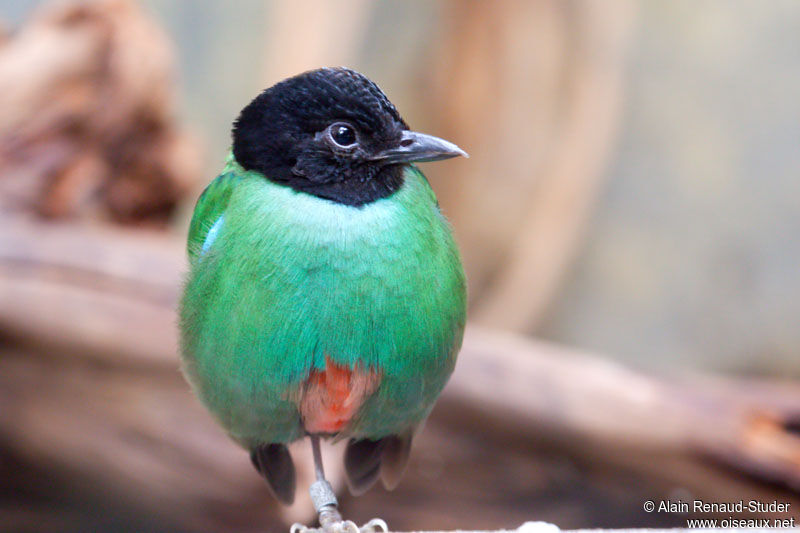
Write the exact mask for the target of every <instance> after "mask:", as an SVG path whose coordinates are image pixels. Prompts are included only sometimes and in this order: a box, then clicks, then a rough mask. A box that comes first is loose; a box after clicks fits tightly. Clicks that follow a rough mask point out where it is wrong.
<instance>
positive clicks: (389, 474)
mask: <svg viewBox="0 0 800 533" xmlns="http://www.w3.org/2000/svg"><path fill="white" fill-rule="evenodd" d="M410 451H411V432H408V434H405V435H390V436H388V437H384V438H382V439H378V440H369V439H363V440H355V439H350V442H348V443H347V449H346V450H345V452H344V471H345V473H346V474H347V476H346V479H347V485H348V487H349V488H350V493H351V494H353V495H354V496H359V495H361V494H363V493H365V492H366V491H367V489H369V488H370V487H371V486H372V485H374V484H375V482H376V481H377V480H378V475H379V474H380V476H381V479H382V481H383V486H384V487H386V488H387V489H389V490H392V489H394V488H395V487H396V486H397V484H398V483H399V482H400V478H401V477H402V475H403V472H405V469H406V464H408V456H409V453H410Z"/></svg>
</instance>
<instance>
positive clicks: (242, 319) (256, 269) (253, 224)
mask: <svg viewBox="0 0 800 533" xmlns="http://www.w3.org/2000/svg"><path fill="white" fill-rule="evenodd" d="M404 172H405V174H404V183H403V186H402V187H401V188H400V189H399V190H398V191H396V192H395V193H394V194H392V195H391V196H388V197H386V198H382V199H379V200H376V201H374V202H371V203H368V204H365V205H363V206H360V207H353V206H347V205H343V204H340V203H336V202H332V201H329V200H325V199H322V198H318V197H316V196H312V195H309V194H305V193H302V192H297V191H295V190H293V189H291V188H289V187H286V186H283V185H279V184H276V183H273V182H271V181H269V180H267V179H266V178H265V177H264V176H263V175H261V174H259V173H257V172H252V171H245V170H244V169H242V168H241V167H240V166H239V165H238V164H237V163H236V162H235V160H234V159H233V158H232V157H231V158H230V159H229V162H228V164H227V166H226V168H225V170H224V171H223V173H222V174H221V175H220V176H219V177H217V178H216V179H215V180H214V181H213V182H212V183H211V184H210V185H209V186H208V188H207V189H206V191H205V192H204V193H203V195H202V196H201V197H200V200H199V201H198V203H197V207H196V208H195V213H194V217H193V219H192V223H191V228H190V234H189V250H188V251H189V258H190V272H189V275H188V279H187V282H186V290H185V293H184V297H183V300H182V303H181V310H180V313H181V333H182V352H183V362H184V369H185V372H186V375H187V376H188V378H189V381H190V382H191V383H192V384H193V386H194V388H195V390H196V392H197V394H198V395H199V397H200V398H201V399H202V401H203V402H204V403H205V404H206V406H207V407H208V408H209V409H210V410H211V412H212V413H214V415H215V416H216V417H217V418H218V419H219V421H220V422H221V423H222V425H223V426H224V427H225V428H226V429H227V430H228V432H229V433H230V435H231V436H232V437H233V438H234V439H236V440H237V441H238V442H240V443H241V444H242V445H243V446H245V447H248V448H252V447H253V446H257V445H259V444H262V443H274V442H279V443H280V442H290V441H292V440H295V439H297V438H300V437H302V436H303V435H304V434H305V433H304V429H303V427H302V421H301V419H300V415H299V412H298V406H297V391H298V390H299V388H300V387H301V386H302V383H303V382H304V381H305V380H307V379H308V377H309V373H310V372H311V371H312V370H313V369H317V370H322V369H324V368H325V364H326V357H328V358H329V359H330V360H331V361H333V362H335V363H337V364H339V365H346V366H348V367H351V368H355V367H360V368H368V369H373V370H376V371H379V372H380V373H381V375H382V379H381V381H380V384H379V386H378V388H377V390H376V391H375V392H374V393H373V394H372V395H371V396H370V397H369V398H368V399H367V400H366V402H365V403H364V405H363V407H362V408H361V409H360V411H359V412H358V413H357V415H356V418H355V419H354V420H353V422H352V423H351V424H350V425H349V426H348V427H347V428H345V433H344V434H342V435H340V436H342V437H355V438H369V439H377V438H380V437H383V436H386V435H389V434H398V433H401V432H402V431H404V430H411V429H413V427H415V426H417V425H418V424H419V423H420V422H421V421H422V420H424V419H425V417H426V416H427V415H428V413H429V411H430V409H431V407H432V406H433V403H434V401H435V399H436V397H437V396H438V394H439V392H440V391H441V389H442V387H443V386H444V384H445V382H446V381H447V379H448V377H449V376H450V374H451V372H452V370H453V367H454V364H455V357H456V354H457V352H458V349H459V347H460V344H461V338H462V334H463V328H464V321H465V283H464V274H463V271H462V267H461V262H460V259H459V254H458V250H457V248H456V246H455V243H454V242H453V238H452V235H451V231H450V227H449V225H448V223H447V221H446V220H445V218H444V217H443V216H442V214H441V213H440V211H439V207H438V205H437V203H436V199H435V197H434V194H433V191H432V190H431V189H430V186H429V185H428V182H427V180H426V179H425V177H424V176H423V175H422V173H421V172H420V171H419V170H417V169H416V167H414V166H407V167H406V169H405V171H404ZM220 217H223V218H222V220H221V221H220ZM212 228H213V229H212Z"/></svg>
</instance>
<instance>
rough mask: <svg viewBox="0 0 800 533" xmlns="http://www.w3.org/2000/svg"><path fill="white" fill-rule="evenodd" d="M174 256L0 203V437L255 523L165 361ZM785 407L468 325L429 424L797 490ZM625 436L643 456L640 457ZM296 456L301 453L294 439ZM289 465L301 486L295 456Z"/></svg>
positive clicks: (185, 513)
mask: <svg viewBox="0 0 800 533" xmlns="http://www.w3.org/2000/svg"><path fill="white" fill-rule="evenodd" d="M183 264H184V259H183V251H182V243H181V242H180V240H179V239H176V238H173V237H170V236H165V235H163V234H158V233H154V232H153V233H149V232H141V231H140V232H134V231H130V230H124V229H109V228H100V227H93V226H80V225H73V224H63V223H60V224H48V223H42V222H36V221H33V220H31V219H29V218H26V217H20V216H10V215H0V331H1V332H2V333H3V334H4V335H6V336H7V337H10V338H11V339H14V340H16V341H17V344H18V345H19V346H21V347H23V348H15V349H13V350H6V353H5V355H4V357H3V358H2V360H0V404H2V405H3V406H4V409H2V410H0V435H2V438H3V441H4V442H7V443H8V444H9V445H10V446H11V447H12V448H13V449H15V450H18V451H19V453H21V454H22V455H23V456H24V457H28V458H29V459H30V460H32V461H36V462H37V463H44V464H50V465H54V466H53V467H54V468H59V469H63V468H68V469H70V470H71V471H74V470H77V471H80V472H82V474H83V475H88V476H89V477H90V478H92V479H95V480H96V483H97V484H98V485H99V486H108V487H112V486H115V485H118V480H119V479H125V480H126V483H125V485H124V490H123V492H124V493H125V494H127V495H128V496H129V497H130V498H131V499H132V500H133V501H136V502H139V503H140V504H141V505H142V506H143V507H144V508H148V509H151V508H164V506H165V505H167V504H169V507H170V508H171V509H173V511H172V513H173V515H172V516H173V518H175V517H180V519H181V520H183V522H182V523H184V524H186V523H191V524H192V527H196V528H197V529H206V528H209V527H213V525H214V524H217V525H219V524H222V523H230V521H234V522H235V520H236V516H238V515H240V514H242V513H244V512H245V510H246V514H247V515H248V520H253V521H255V522H256V523H257V522H258V520H260V519H266V518H268V517H269V516H273V515H275V513H278V509H277V507H272V506H270V505H264V503H263V502H264V501H265V500H266V493H265V489H264V488H263V486H262V485H261V481H260V480H259V479H258V478H257V477H256V476H255V475H253V474H252V472H251V467H250V465H249V464H248V462H247V458H246V454H244V453H242V452H241V451H240V450H238V449H237V448H236V447H235V446H233V445H232V444H230V443H229V441H228V440H227V438H226V437H225V436H224V435H223V434H222V432H221V430H219V428H218V427H217V426H216V425H215V424H214V423H213V421H212V420H210V417H209V416H208V415H207V414H206V413H205V412H204V410H203V409H202V408H201V407H200V406H199V404H198V403H197V402H196V400H194V399H193V398H192V397H191V396H190V394H189V391H188V387H187V385H186V384H185V383H184V382H183V380H182V379H181V376H180V375H179V373H178V370H177V367H178V359H177V355H176V352H177V341H176V329H175V316H174V309H175V306H176V298H177V294H178V289H179V287H180V283H181V272H182V270H183V268H184V267H183ZM24 347H27V348H24ZM33 353H39V354H40V355H38V356H34V355H33ZM43 391H45V392H43ZM798 419H800V387H798V386H797V385H795V384H792V383H779V382H775V381H769V380H740V379H723V378H709V377H703V376H693V377H691V378H684V379H663V378H661V379H659V378H655V377H652V376H648V375H644V374H641V373H638V372H635V371H633V370H630V369H627V368H625V367H623V366H621V365H619V364H616V363H613V362H610V361H607V360H605V359H602V358H600V357H597V356H596V355H592V354H588V353H580V352H576V351H575V350H571V349H567V348H564V347H559V346H555V345H551V344H548V343H542V342H536V341H532V340H529V339H525V338H522V337H519V336H516V335H512V334H501V333H498V332H493V331H489V330H484V329H480V328H477V327H470V328H468V331H467V334H466V337H465V341H464V347H463V350H462V352H461V356H460V359H459V364H458V366H457V369H456V372H455V374H454V375H453V378H452V379H451V381H450V383H449V385H448V386H447V388H446V390H445V393H444V395H443V399H442V402H441V405H440V407H438V408H437V413H436V414H435V416H434V420H433V422H432V423H434V424H436V423H443V422H444V423H450V424H458V425H459V427H464V426H465V425H466V426H470V425H471V426H474V425H475V423H476V421H477V420H481V422H480V423H481V426H482V427H484V428H494V429H493V432H496V433H497V434H498V435H501V437H499V438H506V437H502V435H510V434H511V433H515V434H517V435H526V434H527V435H530V436H537V438H540V436H541V435H542V434H548V435H549V434H552V435H555V436H556V437H554V438H560V437H558V436H559V435H561V436H564V439H563V440H564V442H566V443H568V444H566V445H565V446H571V447H581V451H580V453H581V454H583V453H586V454H589V455H592V454H595V455H596V454H598V453H601V452H598V450H619V449H623V450H626V452H625V453H624V454H623V455H624V457H622V458H617V459H615V460H617V461H623V463H624V462H625V461H627V463H625V464H626V465H627V466H628V467H631V464H632V463H631V461H634V459H632V458H634V457H638V458H637V459H635V461H639V463H641V464H638V465H637V466H636V467H635V468H645V469H649V470H648V471H649V472H650V473H651V474H653V475H655V476H656V477H658V476H665V475H666V476H673V477H672V478H671V479H673V481H674V480H675V479H680V482H681V483H683V484H688V485H689V486H692V481H691V475H690V472H688V471H686V469H685V468H684V470H679V469H670V470H668V471H661V470H663V467H662V469H661V470H659V467H658V465H657V464H653V462H652V457H653V453H652V450H661V451H662V452H658V453H663V451H665V450H672V451H673V452H677V453H681V454H690V455H692V454H695V455H696V454H700V456H701V457H703V456H704V457H713V458H714V459H715V460H716V461H724V462H725V464H727V465H729V466H731V467H734V468H736V469H738V470H742V471H746V472H748V473H750V474H753V475H756V476H759V477H761V478H762V479H766V480H769V481H776V482H779V483H781V484H784V485H787V486H789V487H793V488H797V487H798V486H800V438H799V437H798V436H797V435H795V434H794V433H792V432H791V431H789V430H788V429H787V427H790V426H791V425H793V424H794V423H795V422H796V420H798ZM588 443H592V444H588ZM587 446H588V449H586V448H587ZM635 448H638V449H642V450H651V452H647V453H645V455H644V457H645V459H641V457H642V454H639V455H638V456H637V454H636V453H631V452H630V450H632V449H635ZM294 453H297V454H300V455H302V454H306V453H307V450H306V446H305V445H304V443H301V444H300V445H299V446H298V447H297V448H296V449H295V452H294ZM331 453H334V454H335V453H338V451H336V450H333V451H332V452H331ZM602 453H607V452H602ZM648 454H649V455H648ZM297 463H298V468H299V469H300V473H301V478H302V479H303V480H304V483H308V482H309V481H310V477H311V472H310V469H308V468H307V467H308V465H310V464H311V461H310V459H308V458H304V457H300V456H298V460H297ZM329 463H330V464H332V465H334V464H336V465H338V464H339V461H333V462H330V461H329ZM701 463H702V460H701ZM619 464H622V463H619ZM333 468H334V467H332V469H333ZM715 475H716V476H717V477H716V478H714V479H716V481H714V482H713V486H711V487H705V489H704V488H703V487H702V486H701V487H695V488H694V490H695V491H697V492H699V493H702V491H703V490H706V495H707V496H709V497H710V496H712V495H713V496H719V495H720V494H726V492H725V491H726V490H729V491H730V490H734V489H735V490H740V489H741V488H742V484H741V482H739V484H738V485H737V482H735V481H730V480H727V481H724V482H723V481H722V479H725V478H724V476H722V477H720V475H719V474H715ZM675 476H677V478H676V477H675ZM331 477H332V478H333V479H334V482H336V483H337V484H338V485H339V486H340V487H341V473H340V472H338V471H336V470H335V469H333V470H332V472H331ZM726 487H727V489H726ZM117 488H118V487H117ZM115 490H116V489H115ZM709 491H710V493H709ZM731 494H732V493H731ZM739 494H741V492H739ZM767 494H771V493H770V492H769V491H767ZM298 496H299V497H300V499H299V501H298V504H297V505H296V506H295V508H293V509H291V510H290V511H289V512H288V514H286V513H284V514H283V515H282V517H283V518H282V520H283V521H285V522H290V521H293V520H298V519H300V520H307V519H309V518H310V516H309V513H310V510H311V508H310V505H309V504H308V502H307V500H306V499H305V494H304V492H303V490H302V489H300V490H299V491H298ZM773 497H774V495H773ZM201 500H203V501H206V500H208V501H214V502H217V503H216V504H215V506H214V507H213V512H211V511H208V512H203V513H199V514H198V513H197V512H196V509H195V506H196V502H197V501H201ZM362 500H363V499H358V501H362ZM192 510H194V512H193V511H192ZM209 513H211V515H213V516H209ZM185 517H191V519H189V518H186V519H185V520H184V518H185ZM259 517H261V518H259ZM240 519H241V517H240ZM201 524H202V527H201Z"/></svg>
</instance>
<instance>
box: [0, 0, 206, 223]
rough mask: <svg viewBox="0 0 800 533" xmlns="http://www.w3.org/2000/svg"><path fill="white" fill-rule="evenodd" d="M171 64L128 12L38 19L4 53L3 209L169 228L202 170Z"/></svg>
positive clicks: (83, 11)
mask: <svg viewBox="0 0 800 533" xmlns="http://www.w3.org/2000/svg"><path fill="white" fill-rule="evenodd" d="M172 56H173V51H172V47H171V45H170V44H169V41H168V40H167V38H166V36H165V35H164V34H163V32H162V31H161V30H160V28H158V27H157V26H156V24H155V23H153V22H152V21H151V20H150V19H149V18H147V17H146V16H145V14H144V13H143V12H142V11H141V9H140V8H139V7H138V5H137V4H136V3H135V2H133V1H132V0H98V1H94V2H65V3H54V4H53V5H48V6H46V7H43V8H41V9H40V10H38V11H37V12H36V15H35V16H34V17H33V18H32V20H30V21H29V22H28V23H27V24H25V25H24V26H23V27H22V28H21V29H20V30H19V31H18V32H17V33H15V34H13V35H12V36H10V37H8V38H7V39H6V40H5V41H4V42H3V44H2V46H0V116H2V117H3V120H2V122H0V201H1V202H2V204H0V207H2V208H4V209H13V210H19V209H29V210H35V211H37V212H39V213H41V214H45V215H47V216H51V217H63V216H68V217H76V216H79V215H80V216H82V217H97V216H100V217H101V218H112V219H114V220H117V221H122V222H143V221H149V222H155V223H158V224H163V223H164V222H165V221H167V220H168V219H169V217H170V215H171V214H172V212H173V210H174V208H175V205H176V204H177V202H178V201H179V200H180V199H181V198H182V197H183V196H184V195H185V194H186V192H187V191H188V190H189V189H190V187H191V185H192V184H193V183H194V182H195V180H196V179H197V177H198V175H199V170H200V157H199V149H198V146H197V143H196V141H195V140H194V139H193V138H192V137H191V136H190V135H188V134H187V133H186V132H184V131H182V130H181V129H179V128H178V127H177V126H176V124H175V106H174V102H173V98H172V92H173V80H172V78H173V71H174V66H173V58H172Z"/></svg>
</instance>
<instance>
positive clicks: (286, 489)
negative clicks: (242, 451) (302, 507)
mask: <svg viewBox="0 0 800 533" xmlns="http://www.w3.org/2000/svg"><path fill="white" fill-rule="evenodd" d="M250 460H251V461H252V462H253V466H255V467H256V470H258V472H259V473H260V474H261V475H262V476H263V477H264V479H266V480H267V486H268V487H269V488H270V490H271V491H272V494H273V495H274V496H275V497H276V498H277V499H278V500H279V501H280V502H282V503H285V504H286V505H291V504H292V502H294V492H295V488H296V486H297V476H296V474H295V471H294V462H293V461H292V456H291V455H290V454H289V450H288V448H286V445H285V444H262V445H261V446H258V447H257V448H255V449H253V450H252V451H251V452H250Z"/></svg>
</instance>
